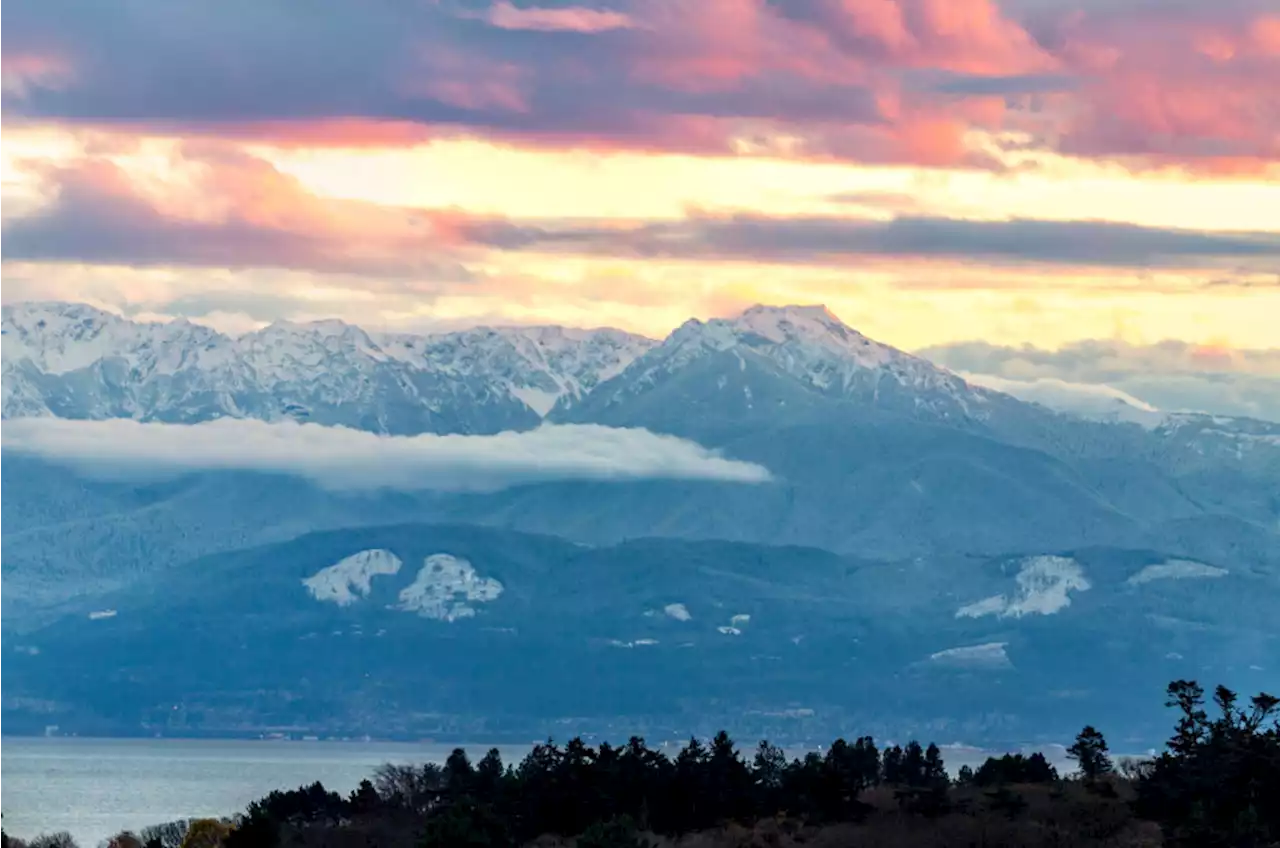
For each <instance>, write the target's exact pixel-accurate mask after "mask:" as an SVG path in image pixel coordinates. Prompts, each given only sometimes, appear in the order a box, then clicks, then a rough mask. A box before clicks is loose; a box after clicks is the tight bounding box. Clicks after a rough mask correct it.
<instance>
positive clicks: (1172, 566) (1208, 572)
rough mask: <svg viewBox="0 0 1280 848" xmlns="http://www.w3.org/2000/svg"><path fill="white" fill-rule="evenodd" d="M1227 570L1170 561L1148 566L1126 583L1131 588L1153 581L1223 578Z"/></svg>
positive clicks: (1190, 562) (1198, 563)
mask: <svg viewBox="0 0 1280 848" xmlns="http://www.w3.org/2000/svg"><path fill="white" fill-rule="evenodd" d="M1226 574H1227V569H1225V568H1218V567H1217V566H1214V565H1206V564H1204V563H1203V562H1195V561H1194V560H1189V559H1169V560H1165V561H1164V562H1162V563H1160V564H1158V565H1148V566H1147V567H1145V568H1143V569H1142V570H1141V571H1139V572H1138V573H1137V574H1135V575H1133V576H1132V577H1130V578H1129V579H1128V580H1126V581H1125V582H1126V583H1128V584H1129V585H1131V586H1139V585H1141V584H1143V583H1150V582H1151V581H1153V580H1183V579H1186V578H1205V577H1222V576H1224V575H1226Z"/></svg>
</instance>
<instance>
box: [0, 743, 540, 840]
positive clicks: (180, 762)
mask: <svg viewBox="0 0 1280 848" xmlns="http://www.w3.org/2000/svg"><path fill="white" fill-rule="evenodd" d="M454 747H455V746H453V745H426V744H423V745H415V744H410V743H406V744H397V743H392V742H279V741H254V740H185V739H45V738H37V739H30V738H16V737H6V738H4V739H3V740H0V796H2V798H0V811H3V813H4V830H5V832H6V833H8V834H9V835H11V836H21V837H24V838H26V837H32V836H35V835H36V834H39V833H48V832H52V831H57V830H65V831H69V832H70V833H71V835H72V836H74V837H75V839H76V842H78V843H79V844H80V848H93V846H96V845H97V844H98V842H99V841H101V840H103V839H106V838H108V837H111V836H114V835H115V834H117V833H119V832H120V831H122V830H136V829H140V828H142V827H145V826H147V825H149V824H159V823H161V822H165V821H172V820H174V819H184V818H195V817H200V816H227V815H231V814H233V813H237V812H241V811H243V810H244V808H245V806H246V805H247V804H248V803H249V802H250V801H256V800H257V799H259V798H261V797H262V796H263V795H265V794H267V793H268V792H270V791H271V790H273V789H294V788H296V787H298V786H302V785H304V784H310V783H314V782H315V781H317V780H319V781H321V782H322V783H324V785H325V786H326V787H327V788H330V789H336V790H338V791H339V792H343V793H346V792H350V791H351V790H352V789H355V788H356V786H358V785H359V784H360V781H361V780H363V779H365V778H366V777H369V776H370V775H371V774H372V773H373V770H374V769H375V768H377V767H378V766H379V765H381V764H383V763H425V762H444V759H445V757H447V756H448V755H449V752H450V751H451V750H453V748H454ZM463 747H465V748H466V749H467V753H469V754H470V755H471V757H472V759H473V760H475V759H479V758H480V757H481V756H483V755H484V752H485V751H487V750H488V749H489V748H490V747H492V746H488V745H485V746H481V745H464V746H463ZM499 750H500V751H502V754H503V758H504V760H514V761H518V760H519V759H520V758H523V757H524V755H525V754H526V753H527V752H528V750H529V748H528V746H524V747H519V746H513V747H509V748H507V747H503V746H499Z"/></svg>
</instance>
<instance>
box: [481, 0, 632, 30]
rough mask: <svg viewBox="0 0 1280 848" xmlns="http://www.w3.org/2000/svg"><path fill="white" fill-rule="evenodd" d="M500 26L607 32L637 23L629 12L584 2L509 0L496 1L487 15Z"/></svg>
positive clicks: (490, 21) (501, 27)
mask: <svg viewBox="0 0 1280 848" xmlns="http://www.w3.org/2000/svg"><path fill="white" fill-rule="evenodd" d="M484 18H485V20H486V21H488V22H489V23H490V24H492V25H493V26H496V27H498V28H500V29H527V30H540V31H543V32H606V31H608V30H611V29H627V28H630V27H632V26H635V23H634V22H633V21H632V20H631V17H630V16H629V15H626V14H624V13H622V12H613V11H608V10H604V9H588V8H584V7H581V6H567V7H560V8H554V9H551V8H541V7H537V6H526V7H524V8H520V7H516V6H513V5H511V3H508V2H506V0H500V2H497V3H494V4H493V5H492V6H490V7H489V9H488V11H487V12H486V13H485V16H484Z"/></svg>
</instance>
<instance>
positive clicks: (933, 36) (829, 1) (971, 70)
mask: <svg viewBox="0 0 1280 848" xmlns="http://www.w3.org/2000/svg"><path fill="white" fill-rule="evenodd" d="M819 9H820V20H821V22H822V23H823V24H824V25H826V26H827V27H829V28H830V30H831V32H832V33H833V37H834V38H836V39H837V40H838V41H839V43H840V44H841V45H842V46H843V47H844V48H845V49H847V50H849V51H851V52H853V53H855V54H857V55H860V56H863V57H865V58H866V59H868V60H873V61H876V62H879V63H883V64H886V65H889V66H893V67H910V68H933V69H940V70H948V71H955V72H959V73H967V74H1020V73H1032V72H1036V71H1046V70H1051V69H1054V68H1055V67H1056V66H1057V63H1056V61H1055V60H1054V59H1053V58H1052V57H1051V56H1049V55H1048V54H1047V53H1046V52H1045V51H1044V50H1043V49H1041V48H1040V47H1039V46H1038V45H1037V44H1036V42H1035V40H1034V39H1032V38H1031V36H1030V35H1029V34H1028V33H1027V32H1026V30H1024V29H1023V28H1022V26H1021V25H1020V24H1018V23H1016V22H1015V21H1012V20H1010V19H1008V18H1006V17H1004V16H1003V15H1002V14H1001V12H1000V10H999V8H997V7H996V5H995V4H994V3H993V2H991V0H822V2H821V3H820V4H819Z"/></svg>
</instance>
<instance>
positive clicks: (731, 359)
mask: <svg viewBox="0 0 1280 848" xmlns="http://www.w3.org/2000/svg"><path fill="white" fill-rule="evenodd" d="M1010 400H1011V398H1009V397H1008V396H1006V395H1002V394H1000V393H998V392H992V391H988V390H986V389H983V388H980V387H977V386H972V385H970V384H968V383H966V382H965V381H964V380H963V379H962V378H960V377H959V376H957V375H955V374H953V373H951V372H950V371H947V370H946V369H944V368H939V367H938V366H936V365H934V364H932V363H930V362H927V361H926V360H923V359H920V358H919V357H915V356H912V355H910V354H908V353H905V352H903V351H901V350H898V349H896V348H893V347H890V346H888V345H885V344H881V343H880V342H876V341H873V340H872V339H869V338H867V337H866V336H864V335H862V334H861V333H859V332H858V331H857V330H854V329H852V328H850V327H848V326H846V325H845V324H844V323H842V322H841V321H840V320H839V319H838V318H836V317H835V316H834V315H832V314H831V313H830V312H829V311H828V310H827V309H826V308H825V307H823V306H781V307H774V306H753V307H751V308H750V309H748V310H746V311H745V312H743V313H742V314H741V315H739V316H737V317H736V318H728V319H713V320H710V321H705V322H703V321H698V320H691V321H688V322H686V323H685V324H683V325H682V326H681V327H679V328H678V329H677V330H676V331H675V332H674V333H672V334H671V335H670V336H669V337H668V338H667V339H666V341H664V342H663V343H662V344H660V345H658V346H656V347H654V348H653V349H652V350H650V351H648V352H647V353H645V354H644V355H643V356H640V357H639V358H637V359H636V360H635V361H634V362H632V363H631V364H630V365H629V366H628V367H627V368H626V369H625V370H623V371H622V372H621V373H620V374H619V375H618V376H617V377H616V378H615V379H613V380H611V381H609V382H607V383H605V384H603V385H602V386H601V387H600V388H599V389H598V390H597V391H596V392H595V393H594V394H593V395H592V396H591V397H590V398H589V399H588V401H587V402H586V403H585V404H583V405H582V406H581V407H580V408H579V410H578V411H577V413H576V417H578V418H584V417H588V416H589V417H592V418H594V419H596V420H602V421H604V422H605V423H619V421H620V420H623V419H625V418H627V417H630V416H631V415H632V414H635V413H637V412H639V411H640V410H648V411H650V412H652V411H656V410H657V409H660V408H661V409H667V410H681V411H682V413H683V414H685V415H688V414H689V411H690V410H691V409H696V408H698V407H699V406H700V405H701V406H704V407H714V413H715V414H717V415H732V416H733V417H737V418H740V417H742V416H744V415H745V416H755V415H770V416H777V415H780V414H785V413H793V412H800V411H802V410H803V409H805V408H806V407H809V406H812V405H814V404H823V403H825V402H830V401H853V402H855V403H856V404H857V405H858V406H859V407H860V408H863V409H872V410H875V409H878V410H882V411H886V412H892V413H899V414H907V415H909V416H912V417H922V418H928V419H934V420H951V421H955V420H960V419H964V420H973V421H981V420H985V419H986V418H987V417H988V416H989V415H990V414H991V411H992V407H993V405H999V404H1001V403H1007V402H1009V401H1010ZM708 411H710V410H708ZM642 417H645V416H643V414H642Z"/></svg>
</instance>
